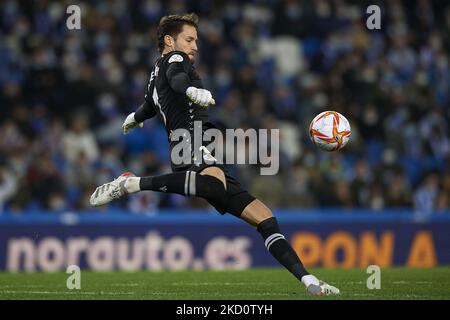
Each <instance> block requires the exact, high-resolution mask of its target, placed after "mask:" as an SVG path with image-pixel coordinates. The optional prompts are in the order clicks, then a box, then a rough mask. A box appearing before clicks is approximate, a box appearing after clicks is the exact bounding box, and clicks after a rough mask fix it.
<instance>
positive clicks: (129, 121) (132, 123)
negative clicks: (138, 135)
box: [122, 112, 144, 134]
mask: <svg viewBox="0 0 450 320" xmlns="http://www.w3.org/2000/svg"><path fill="white" fill-rule="evenodd" d="M143 126H144V123H143V122H136V120H135V119H134V112H133V113H130V114H129V115H128V116H127V118H126V119H125V121H124V123H123V125H122V129H123V134H127V133H128V131H129V130H130V129H132V128H135V127H141V128H142V127H143Z"/></svg>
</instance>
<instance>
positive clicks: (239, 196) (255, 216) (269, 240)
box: [91, 167, 339, 295]
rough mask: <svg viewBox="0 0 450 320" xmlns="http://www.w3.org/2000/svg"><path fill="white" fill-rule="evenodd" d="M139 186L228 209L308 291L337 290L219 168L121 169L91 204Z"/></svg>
mask: <svg viewBox="0 0 450 320" xmlns="http://www.w3.org/2000/svg"><path fill="white" fill-rule="evenodd" d="M227 182H228V183H227ZM142 190H152V191H158V192H168V193H177V194H180V195H185V196H198V197H202V198H204V199H206V200H208V201H209V202H210V203H211V204H212V205H213V206H214V207H215V208H216V209H217V210H218V211H219V212H220V213H222V214H224V213H225V212H230V213H231V214H233V215H235V216H237V217H239V218H241V219H243V220H244V221H246V222H247V223H249V224H251V225H253V226H255V227H256V228H257V230H258V232H259V233H260V234H261V236H262V237H263V239H264V243H265V246H266V248H267V250H268V251H269V252H270V253H271V254H272V255H273V257H274V258H275V259H277V260H278V262H279V263H280V264H282V265H283V266H284V267H285V268H286V269H288V270H289V271H290V272H291V273H292V274H293V275H294V276H295V277H296V278H297V279H299V280H300V281H301V282H302V283H303V284H304V285H305V286H306V288H307V290H308V292H309V293H311V294H314V295H324V294H338V293H339V290H338V289H337V288H335V287H332V286H329V285H328V284H326V283H323V282H321V281H319V280H318V279H317V278H316V277H315V276H313V275H311V274H309V273H308V271H307V270H306V269H305V267H304V266H303V264H302V262H301V261H300V259H299V257H298V256H297V254H296V253H295V251H294V249H292V247H291V245H290V244H289V242H288V241H287V240H286V239H285V237H284V235H283V234H282V233H281V231H280V228H279V226H278V223H277V220H276V218H275V217H274V216H273V215H272V212H271V211H270V210H269V209H268V208H267V207H266V206H265V205H264V204H263V203H262V202H261V201H259V200H258V199H255V198H254V197H252V196H251V195H250V194H248V192H246V191H245V190H243V189H242V188H241V187H240V185H239V183H238V182H237V181H236V180H234V179H232V178H231V177H229V176H226V175H225V174H224V172H223V171H222V170H221V169H220V168H218V167H208V168H206V169H204V170H203V171H202V172H200V173H197V172H195V171H184V172H175V173H170V174H165V175H160V176H153V177H142V178H140V177H135V176H134V175H133V174H131V173H124V174H122V175H121V176H119V177H118V178H117V179H116V180H114V181H112V182H109V183H106V184H104V185H102V186H100V187H98V188H97V189H96V190H95V192H94V193H93V194H92V196H91V205H93V206H99V205H103V204H106V203H108V202H110V201H112V200H113V199H116V198H119V197H121V196H123V195H125V194H129V193H134V192H138V191H142Z"/></svg>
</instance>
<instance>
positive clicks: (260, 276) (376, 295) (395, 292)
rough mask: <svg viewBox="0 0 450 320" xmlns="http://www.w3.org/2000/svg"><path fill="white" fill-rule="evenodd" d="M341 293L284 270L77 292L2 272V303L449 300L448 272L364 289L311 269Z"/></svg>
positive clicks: (134, 277) (357, 274) (91, 286)
mask: <svg viewBox="0 0 450 320" xmlns="http://www.w3.org/2000/svg"><path fill="white" fill-rule="evenodd" d="M310 271H311V272H312V273H313V274H315V275H316V276H317V277H318V278H320V279H323V280H324V281H327V282H328V283H330V284H333V285H335V286H337V287H338V288H340V290H341V295H340V296H334V297H312V296H309V295H307V293H306V291H305V289H304V287H303V285H302V284H300V283H299V282H298V281H297V280H296V279H295V278H294V277H293V276H292V275H290V274H289V273H288V272H287V271H286V270H284V269H275V268H274V269H259V268H258V269H249V270H245V271H177V272H167V271H164V272H153V271H152V272H150V271H149V272H146V271H140V272H88V271H83V270H82V271H81V289H79V290H77V289H73V290H69V289H67V287H66V281H67V278H68V277H69V276H70V275H69V274H66V273H6V272H2V273H0V299H2V300H3V299H64V300H66V299H84V300H86V299H164V300H178V299H182V300H185V299H194V300H202V299H209V300H210V299H212V300H222V299H223V300H246V299H252V300H265V299H271V300H296V299H345V300H348V299H450V268H448V267H439V268H433V269H407V268H384V269H383V268H382V269H381V289H372V290H369V289H367V286H366V281H367V278H368V277H369V276H370V275H369V274H367V273H366V270H365V269H347V270H345V269H332V270H330V269H318V268H317V269H311V270H310Z"/></svg>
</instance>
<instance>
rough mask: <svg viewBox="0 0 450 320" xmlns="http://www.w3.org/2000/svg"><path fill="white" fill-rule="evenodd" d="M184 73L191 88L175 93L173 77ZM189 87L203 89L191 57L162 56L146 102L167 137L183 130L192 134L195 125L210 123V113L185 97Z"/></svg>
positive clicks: (179, 53)
mask: <svg viewBox="0 0 450 320" xmlns="http://www.w3.org/2000/svg"><path fill="white" fill-rule="evenodd" d="M180 73H185V74H187V75H188V77H189V81H188V85H186V86H185V87H184V88H182V89H181V90H179V91H181V92H176V91H175V90H174V89H173V88H172V87H171V81H172V77H174V76H176V75H178V74H180ZM188 86H194V87H196V88H203V84H202V81H201V79H200V77H199V75H198V73H197V72H196V71H195V69H194V66H193V65H192V63H191V61H190V60H189V57H188V56H187V55H186V54H185V53H184V52H180V51H172V52H170V53H168V54H166V55H163V56H161V57H160V58H159V59H158V60H157V61H156V63H155V65H154V67H153V69H152V72H151V76H150V80H149V82H148V85H147V88H146V92H145V100H146V101H147V103H149V104H151V105H153V107H154V109H155V111H156V114H157V115H158V116H159V118H160V119H161V121H162V122H163V123H164V125H165V127H166V130H167V134H168V135H169V137H170V134H171V132H172V131H173V130H176V129H179V128H183V129H187V130H189V131H192V130H193V123H194V121H202V123H206V122H207V121H208V110H207V109H205V108H202V107H200V106H198V105H196V104H194V103H192V102H191V101H190V100H189V99H188V98H187V96H186V94H185V91H186V89H187V87H188Z"/></svg>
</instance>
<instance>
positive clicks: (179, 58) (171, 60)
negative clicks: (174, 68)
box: [169, 54, 183, 63]
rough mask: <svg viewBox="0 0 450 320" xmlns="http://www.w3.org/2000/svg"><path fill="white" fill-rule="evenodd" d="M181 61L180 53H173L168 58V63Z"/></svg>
mask: <svg viewBox="0 0 450 320" xmlns="http://www.w3.org/2000/svg"><path fill="white" fill-rule="evenodd" d="M182 61H183V57H182V56H181V55H179V54H174V55H173V56H171V57H170V58H169V63H172V62H182Z"/></svg>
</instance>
